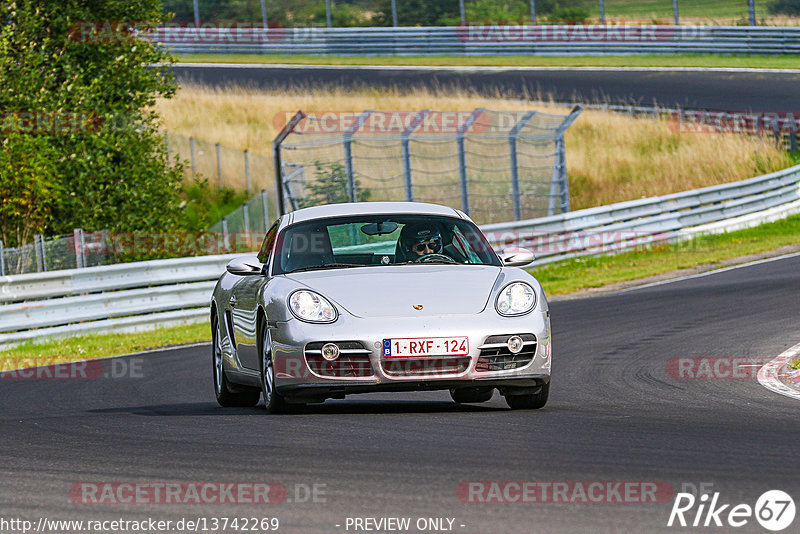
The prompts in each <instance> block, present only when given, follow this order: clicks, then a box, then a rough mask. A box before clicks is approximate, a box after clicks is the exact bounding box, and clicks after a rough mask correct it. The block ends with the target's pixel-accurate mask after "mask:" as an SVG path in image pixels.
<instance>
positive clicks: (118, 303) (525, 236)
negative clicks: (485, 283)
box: [0, 165, 800, 346]
mask: <svg viewBox="0 0 800 534" xmlns="http://www.w3.org/2000/svg"><path fill="white" fill-rule="evenodd" d="M792 213H800V165H798V166H796V167H792V168H789V169H785V170H783V171H778V172H774V173H771V174H767V175H764V176H758V177H755V178H750V179H748V180H743V181H740V182H733V183H728V184H722V185H716V186H711V187H705V188H702V189H696V190H693V191H686V192H683V193H676V194H672V195H665V196H661V197H653V198H646V199H642V200H635V201H630V202H621V203H618V204H612V205H609V206H601V207H596V208H589V209H584V210H580V211H573V212H570V213H565V214H561V215H555V216H552V217H543V218H540V219H529V220H525V221H516V222H509V223H499V224H490V225H485V226H482V227H481V229H482V230H483V232H484V233H485V234H486V235H487V237H488V238H489V241H490V242H491V243H492V245H493V246H494V247H495V248H496V249H498V250H501V249H504V248H507V247H509V246H525V247H529V248H531V249H533V250H534V251H535V252H536V253H537V256H538V259H537V261H536V262H535V263H537V264H543V263H549V262H553V261H558V260H562V259H566V258H571V257H575V256H582V255H590V254H598V253H613V252H619V251H623V250H626V249H629V248H631V247H636V246H643V245H647V244H653V243H660V242H671V241H676V240H680V239H686V238H688V237H691V236H692V235H695V234H697V233H700V232H720V231H727V230H733V229H739V228H742V227H747V226H752V225H755V224H758V223H760V222H764V221H770V220H775V219H777V218H780V217H784V216H786V215H789V214H792ZM233 256H235V255H232V254H226V255H216V256H200V257H194V258H180V259H172V260H154V261H148V262H138V263H127V264H120V265H111V266H104V267H90V268H85V269H72V270H65V271H56V272H50V273H36V274H23V275H16V276H6V277H2V278H0V346H2V345H3V344H8V343H16V342H20V341H25V340H35V339H41V338H47V337H55V336H66V335H75V334H80V333H87V332H107V331H130V330H137V329H146V328H152V327H154V326H156V325H159V326H163V325H170V324H179V323H187V322H197V321H202V320H205V319H206V318H207V317H208V304H209V301H210V295H211V290H212V288H213V285H214V281H215V280H216V279H217V278H218V277H219V275H220V274H221V273H222V272H223V271H224V269H225V264H226V263H227V262H228V261H229V260H230V258H231V257H233Z"/></svg>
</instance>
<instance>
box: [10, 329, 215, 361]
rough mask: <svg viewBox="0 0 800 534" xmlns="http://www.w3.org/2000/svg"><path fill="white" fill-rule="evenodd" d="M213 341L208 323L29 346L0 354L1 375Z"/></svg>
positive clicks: (18, 346) (29, 344)
mask: <svg viewBox="0 0 800 534" xmlns="http://www.w3.org/2000/svg"><path fill="white" fill-rule="evenodd" d="M210 339H211V329H210V327H209V326H208V323H205V322H203V323H196V324H189V325H181V326H174V327H168V328H159V329H157V330H149V331H146V332H136V333H130V334H122V333H114V334H90V335H85V336H76V337H68V338H63V339H54V340H51V341H45V342H42V343H32V342H26V343H23V344H21V345H17V346H14V347H11V348H9V349H5V350H0V371H8V370H10V369H19V368H22V367H31V366H35V365H50V364H55V363H62V362H74V361H78V360H86V359H91V358H104V357H107V356H116V355H119V354H128V353H131V352H139V351H143V350H147V349H153V348H157V347H163V346H168V345H176V344H181V343H192V342H199V341H209V340H210Z"/></svg>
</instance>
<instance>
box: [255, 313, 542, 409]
mask: <svg viewBox="0 0 800 534" xmlns="http://www.w3.org/2000/svg"><path fill="white" fill-rule="evenodd" d="M515 334H532V336H533V337H534V339H535V349H533V355H532V357H530V361H528V362H527V363H526V362H524V361H523V362H522V364H520V363H516V364H514V366H513V368H512V366H509V365H500V366H498V365H487V358H486V354H487V350H489V349H487V348H486V347H487V346H490V345H497V343H489V344H487V340H488V339H489V338H492V337H494V339H493V340H491V341H497V337H496V336H510V335H515ZM270 336H271V340H272V348H273V351H274V357H275V369H276V376H275V385H276V389H277V391H278V392H279V393H281V394H282V395H284V396H286V397H287V399H288V400H290V401H291V400H295V401H299V402H303V401H314V400H324V399H325V398H337V397H342V396H344V395H348V394H354V393H369V392H393V391H430V390H445V389H452V388H461V387H491V388H498V389H500V391H501V393H503V394H505V393H506V392H507V391H511V390H514V391H515V392H516V393H524V392H527V390H530V392H531V393H533V392H536V391H538V389H539V388H540V387H541V386H542V385H543V384H546V383H549V380H550V364H551V339H550V320H549V314H548V312H547V311H546V309H545V310H544V311H542V310H541V309H539V308H537V309H536V310H534V311H533V312H531V313H530V314H528V315H525V316H522V317H513V318H512V317H500V316H498V315H497V314H496V313H495V312H494V310H493V309H492V310H488V311H485V312H483V313H480V314H477V315H469V316H467V315H463V316H461V315H451V316H429V317H399V318H398V317H387V318H380V317H378V318H357V317H353V316H349V315H347V314H342V316H340V317H339V319H338V320H337V321H336V323H333V324H323V325H317V324H309V323H304V322H301V321H299V320H296V319H292V320H289V321H286V322H280V323H273V324H272V325H271V326H270ZM449 336H466V337H468V339H469V354H468V355H467V356H464V357H462V358H455V357H450V358H440V359H438V361H437V359H435V358H419V359H414V358H408V359H402V360H401V359H397V360H392V361H391V363H392V365H390V364H387V363H386V362H387V360H384V359H383V355H382V348H383V340H384V339H387V338H388V339H391V338H430V337H449ZM320 342H333V343H345V342H349V343H351V345H348V346H351V347H358V346H360V349H359V350H355V349H354V350H353V352H359V353H360V354H359V357H361V358H362V359H363V361H364V362H366V363H365V366H364V367H363V368H361V370H360V371H359V372H358V373H352V372H348V373H341V374H340V373H331V374H325V373H323V372H321V371H320V368H319V366H310V365H309V358H311V356H309V354H307V353H306V351H307V349H308V347H309V345H311V346H319V344H320ZM482 347H483V348H482ZM340 358H341V356H340ZM417 360H418V361H417ZM447 360H449V361H447ZM456 360H459V361H457V362H456ZM312 367H314V368H313V369H312Z"/></svg>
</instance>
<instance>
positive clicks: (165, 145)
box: [164, 132, 169, 159]
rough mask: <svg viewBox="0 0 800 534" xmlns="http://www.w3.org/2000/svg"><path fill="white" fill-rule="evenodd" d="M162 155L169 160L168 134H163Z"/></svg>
mask: <svg viewBox="0 0 800 534" xmlns="http://www.w3.org/2000/svg"><path fill="white" fill-rule="evenodd" d="M164 153H165V154H166V155H167V159H169V133H167V132H164Z"/></svg>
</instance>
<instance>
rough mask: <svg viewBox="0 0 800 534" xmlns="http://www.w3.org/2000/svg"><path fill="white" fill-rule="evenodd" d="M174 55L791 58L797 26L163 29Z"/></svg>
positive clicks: (157, 36) (798, 47)
mask: <svg viewBox="0 0 800 534" xmlns="http://www.w3.org/2000/svg"><path fill="white" fill-rule="evenodd" d="M148 38H150V39H151V40H153V41H156V42H159V43H162V44H163V45H164V46H166V47H167V48H169V49H170V50H171V51H173V52H176V53H184V54H187V53H188V54H191V53H219V54H241V53H247V54H318V55H392V56H410V55H443V54H446V55H468V56H475V55H567V56H569V55H604V54H616V55H619V54H796V53H798V52H800V27H777V26H757V27H753V26H664V25H661V26H657V25H638V24H636V25H634V24H623V25H597V24H595V25H537V26H530V25H527V26H525V25H516V24H506V25H466V26H456V27H398V28H378V27H373V28H270V29H263V28H225V27H220V26H214V25H211V27H201V28H199V29H198V28H194V27H191V26H190V27H164V28H160V29H159V30H157V31H156V32H155V33H153V34H152V35H150V36H149V37H148Z"/></svg>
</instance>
